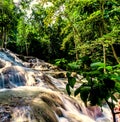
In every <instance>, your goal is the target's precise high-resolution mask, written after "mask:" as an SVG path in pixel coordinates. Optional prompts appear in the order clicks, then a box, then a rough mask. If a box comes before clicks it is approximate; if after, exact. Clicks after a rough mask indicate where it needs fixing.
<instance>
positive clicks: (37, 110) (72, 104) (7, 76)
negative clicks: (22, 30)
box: [0, 49, 119, 122]
mask: <svg viewBox="0 0 120 122" xmlns="http://www.w3.org/2000/svg"><path fill="white" fill-rule="evenodd" d="M31 63H32V65H31ZM51 73H52V74H54V76H55V75H56V77H57V75H58V74H60V73H62V75H61V76H64V75H65V72H64V71H62V70H60V69H58V68H57V67H56V66H53V65H51V64H49V63H46V62H44V61H42V60H39V59H36V58H34V59H31V60H29V61H28V62H23V61H22V60H20V59H19V58H18V57H17V56H16V55H15V54H14V53H12V52H10V51H9V50H7V51H5V50H3V49H1V50H0V122H112V116H111V113H110V110H109V109H108V107H106V106H104V107H103V112H102V111H101V108H99V107H98V106H93V107H89V108H86V107H85V106H84V103H83V102H82V101H81V100H80V98H79V96H78V97H76V98H74V97H73V96H68V95H67V93H66V90H65V87H66V83H67V79H66V78H55V77H53V75H51ZM118 122H119V120H118Z"/></svg>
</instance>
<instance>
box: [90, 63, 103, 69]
mask: <svg viewBox="0 0 120 122" xmlns="http://www.w3.org/2000/svg"><path fill="white" fill-rule="evenodd" d="M90 66H91V68H98V67H102V68H104V66H105V64H104V63H102V62H96V63H92V64H91V65H90Z"/></svg>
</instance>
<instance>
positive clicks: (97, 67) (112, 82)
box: [66, 62, 120, 109]
mask: <svg viewBox="0 0 120 122" xmlns="http://www.w3.org/2000/svg"><path fill="white" fill-rule="evenodd" d="M90 66H91V70H90V71H89V72H84V73H83V76H84V78H86V80H87V82H85V83H83V84H82V85H80V86H79V87H78V88H77V89H75V91H74V95H75V96H76V95H78V94H80V97H81V99H82V100H83V101H84V103H85V104H86V105H87V103H88V102H89V103H90V104H91V105H96V104H97V105H99V106H102V102H103V101H107V102H108V101H109V99H110V98H111V100H112V101H111V102H110V104H111V105H112V108H111V109H113V108H114V102H113V101H117V98H116V96H115V93H116V92H117V93H120V85H119V84H120V77H119V76H120V72H116V69H118V67H119V65H116V66H106V69H107V70H106V73H104V72H103V69H104V67H105V64H104V63H101V62H96V63H92V64H91V65H90ZM67 77H68V84H67V88H66V90H67V91H68V94H69V95H70V93H71V92H70V88H69V87H71V88H74V85H75V83H76V81H75V79H74V81H75V82H73V79H71V75H70V73H69V75H67ZM108 103H109V102H108ZM110 107H111V106H110Z"/></svg>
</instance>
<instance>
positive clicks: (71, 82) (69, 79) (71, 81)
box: [68, 77, 76, 88]
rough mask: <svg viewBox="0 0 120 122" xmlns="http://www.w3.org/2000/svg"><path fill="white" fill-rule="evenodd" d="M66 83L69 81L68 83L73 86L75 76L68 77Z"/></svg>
mask: <svg viewBox="0 0 120 122" xmlns="http://www.w3.org/2000/svg"><path fill="white" fill-rule="evenodd" d="M68 83H69V85H70V86H71V87H72V88H73V87H74V85H75V83H76V78H74V77H69V78H68Z"/></svg>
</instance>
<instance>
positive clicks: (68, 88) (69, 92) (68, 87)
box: [66, 84, 71, 95]
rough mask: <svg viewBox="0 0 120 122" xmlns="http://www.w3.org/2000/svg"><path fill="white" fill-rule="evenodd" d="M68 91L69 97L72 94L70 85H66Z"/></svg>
mask: <svg viewBox="0 0 120 122" xmlns="http://www.w3.org/2000/svg"><path fill="white" fill-rule="evenodd" d="M66 91H67V93H68V95H70V94H71V91H70V85H69V84H67V85H66Z"/></svg>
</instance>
